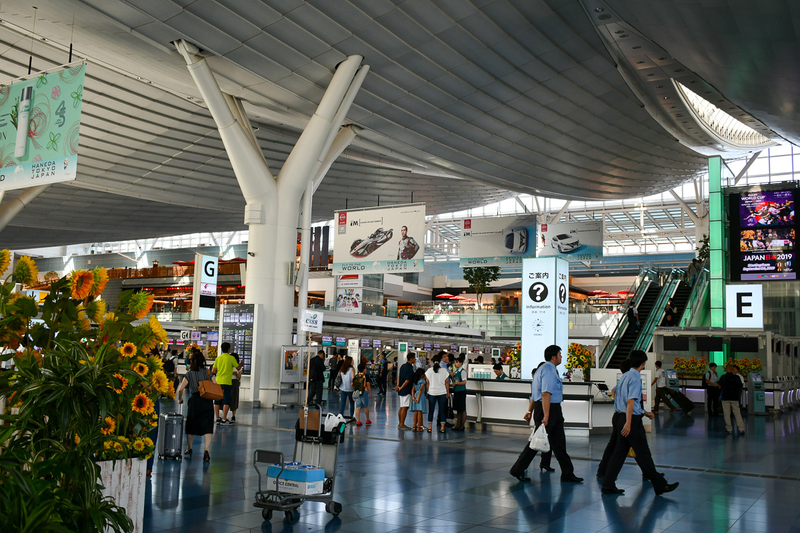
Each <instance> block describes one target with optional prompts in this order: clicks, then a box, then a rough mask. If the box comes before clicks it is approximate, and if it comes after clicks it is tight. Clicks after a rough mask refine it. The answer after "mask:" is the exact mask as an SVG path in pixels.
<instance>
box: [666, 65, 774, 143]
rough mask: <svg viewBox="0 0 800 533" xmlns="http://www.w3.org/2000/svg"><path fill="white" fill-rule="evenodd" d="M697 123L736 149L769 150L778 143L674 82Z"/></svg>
mask: <svg viewBox="0 0 800 533" xmlns="http://www.w3.org/2000/svg"><path fill="white" fill-rule="evenodd" d="M672 82H673V83H674V84H675V88H676V89H677V90H678V93H679V94H680V95H681V98H682V99H683V101H684V102H685V103H686V105H687V107H688V108H689V110H690V111H691V112H692V115H693V116H694V118H695V120H696V121H697V123H698V124H699V125H700V126H702V127H703V128H704V129H705V130H706V132H707V133H708V134H710V135H712V136H714V137H716V138H717V139H718V140H719V141H720V142H722V143H724V144H726V145H728V146H729V147H731V148H735V149H753V148H767V147H769V146H776V145H777V143H776V142H774V141H772V140H771V139H769V138H768V137H765V136H764V135H762V134H760V133H758V132H757V131H756V130H754V129H753V128H751V127H750V126H748V125H747V124H744V123H743V122H741V121H739V120H737V119H735V118H734V117H732V116H731V115H729V114H728V113H726V112H725V111H723V110H722V109H720V108H718V107H717V106H715V105H714V104H712V103H711V102H709V101H708V100H706V99H705V98H703V97H702V96H700V95H698V94H697V93H695V92H693V91H692V90H690V89H689V88H688V87H686V86H685V85H683V84H682V83H680V82H678V81H675V80H672Z"/></svg>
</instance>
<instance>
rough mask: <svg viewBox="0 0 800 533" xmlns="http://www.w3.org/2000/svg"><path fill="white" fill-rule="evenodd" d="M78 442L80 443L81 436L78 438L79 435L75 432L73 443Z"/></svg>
mask: <svg viewBox="0 0 800 533" xmlns="http://www.w3.org/2000/svg"><path fill="white" fill-rule="evenodd" d="M80 443H81V438H80V436H78V434H77V433H76V434H75V444H80Z"/></svg>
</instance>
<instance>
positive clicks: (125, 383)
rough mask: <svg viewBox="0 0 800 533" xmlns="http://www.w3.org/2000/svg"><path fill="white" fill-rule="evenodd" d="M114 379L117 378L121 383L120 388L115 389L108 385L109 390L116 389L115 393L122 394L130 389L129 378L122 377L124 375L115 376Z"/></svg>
mask: <svg viewBox="0 0 800 533" xmlns="http://www.w3.org/2000/svg"><path fill="white" fill-rule="evenodd" d="M114 377H115V378H117V379H118V380H119V382H120V386H119V388H117V387H114V386H113V385H111V384H109V385H108V388H109V389H114V392H116V393H117V394H122V391H124V390H125V389H126V388H127V387H128V380H127V378H124V377H122V374H114Z"/></svg>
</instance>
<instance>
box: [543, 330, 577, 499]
mask: <svg viewBox="0 0 800 533" xmlns="http://www.w3.org/2000/svg"><path fill="white" fill-rule="evenodd" d="M544 360H545V363H544V365H542V367H541V368H540V369H539V371H538V372H536V376H535V377H534V378H538V379H539V380H540V382H541V390H542V412H543V415H544V416H543V417H542V424H544V427H545V430H546V431H547V437H548V439H549V440H550V451H552V452H553V455H555V456H556V460H557V461H558V466H559V467H561V481H562V482H570V483H580V482H582V481H583V478H580V477H578V476H576V475H575V468H574V467H573V466H572V460H571V459H570V458H569V454H568V453H567V437H566V435H564V414H563V412H562V411H561V402H562V400H563V399H564V385H563V384H562V383H561V378H560V377H559V376H558V369H557V368H556V367H557V366H558V365H560V364H561V348H559V347H558V346H556V345H555V344H553V345H551V346H548V347H547V348H545V350H544ZM540 376H541V377H540Z"/></svg>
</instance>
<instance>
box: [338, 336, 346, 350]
mask: <svg viewBox="0 0 800 533" xmlns="http://www.w3.org/2000/svg"><path fill="white" fill-rule="evenodd" d="M336 346H339V347H340V348H342V347H345V346H347V339H346V338H344V337H336Z"/></svg>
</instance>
